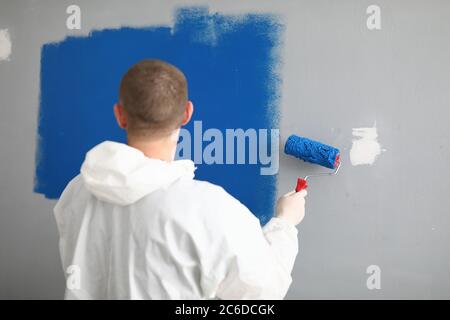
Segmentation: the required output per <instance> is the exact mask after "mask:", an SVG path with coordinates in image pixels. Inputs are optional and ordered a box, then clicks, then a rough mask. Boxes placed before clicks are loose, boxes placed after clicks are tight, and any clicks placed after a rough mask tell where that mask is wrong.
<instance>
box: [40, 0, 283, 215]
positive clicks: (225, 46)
mask: <svg viewBox="0 0 450 320" xmlns="http://www.w3.org/2000/svg"><path fill="white" fill-rule="evenodd" d="M175 14H176V16H175V18H176V19H175V21H176V22H175V25H174V27H173V29H172V28H170V27H154V28H120V29H115V30H109V29H108V30H101V31H94V32H92V33H91V34H90V36H88V37H68V38H66V39H65V40H64V41H61V42H58V43H50V44H45V45H44V46H43V47H42V56H41V96H40V99H41V100H40V111H39V119H38V121H39V123H38V149H37V156H36V172H35V188H34V190H35V192H37V193H42V194H44V195H45V196H46V197H47V198H52V199H53V198H58V197H59V196H60V194H61V193H62V191H63V190H64V188H65V186H66V185H67V183H68V182H69V181H70V180H71V179H72V178H73V177H75V176H76V175H77V174H78V173H79V169H80V166H81V164H82V162H83V159H84V156H85V153H86V152H87V151H88V150H89V149H90V148H92V147H93V146H95V145H96V144H98V143H100V142H102V141H104V140H114V141H120V142H124V141H125V135H124V132H123V131H122V130H120V129H119V128H118V127H117V125H116V122H115V119H114V116H113V113H112V107H113V105H114V103H115V102H116V100H117V95H118V87H119V83H120V80H121V78H122V76H123V74H124V73H125V72H126V71H127V69H128V68H129V67H130V66H131V65H133V64H134V63H136V62H138V61H139V60H142V59H148V58H158V59H162V60H165V61H168V62H170V63H172V64H174V65H176V66H178V67H179V68H180V69H181V70H183V72H184V73H185V74H186V77H187V79H188V82H189V96H190V99H191V100H192V101H193V102H194V104H195V114H194V117H193V121H194V120H201V121H202V122H203V126H204V127H205V129H204V130H206V129H207V128H218V129H220V130H221V131H222V132H223V133H225V129H226V128H232V129H233V128H243V129H247V128H255V129H259V128H267V129H270V128H277V127H278V122H277V114H278V111H277V110H278V108H277V105H276V98H277V94H278V92H277V78H276V76H275V72H276V70H275V67H276V65H277V55H274V52H275V51H274V49H276V48H277V46H279V39H280V35H281V32H282V27H281V24H280V23H279V22H278V19H277V18H276V17H274V16H271V15H246V16H245V17H244V18H243V19H242V18H241V19H239V20H235V18H236V17H232V16H225V15H221V14H209V12H208V10H207V9H206V8H189V9H180V10H177V11H176V13H175ZM230 24H231V25H232V29H231V30H230V29H229V25H230ZM212 31H215V32H212ZM193 121H192V122H191V123H190V124H189V125H188V126H187V128H188V129H189V130H190V131H191V134H192V129H193V125H192V124H193ZM192 155H193V153H192ZM196 178H197V179H200V180H208V181H210V182H213V183H216V184H219V185H221V186H223V187H224V188H225V189H226V190H227V191H228V192H230V193H231V194H232V195H233V196H235V197H236V198H238V199H239V200H240V201H241V202H243V203H244V204H245V205H247V206H248V207H249V208H250V209H251V210H252V212H253V213H254V214H255V215H256V216H257V217H258V218H260V220H261V223H262V224H264V223H266V222H267V221H268V219H269V218H270V217H271V216H272V213H273V208H274V200H275V198H274V197H275V183H276V180H275V179H276V177H275V176H261V175H260V166H259V165H205V164H200V165H198V169H197V171H196Z"/></svg>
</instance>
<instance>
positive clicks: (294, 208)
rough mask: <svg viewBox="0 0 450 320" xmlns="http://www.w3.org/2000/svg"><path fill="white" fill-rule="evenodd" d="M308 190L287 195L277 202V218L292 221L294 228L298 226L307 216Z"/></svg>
mask: <svg viewBox="0 0 450 320" xmlns="http://www.w3.org/2000/svg"><path fill="white" fill-rule="evenodd" d="M307 194H308V193H307V192H306V190H302V191H300V192H295V191H291V192H289V193H286V194H285V195H284V196H282V197H281V198H280V199H278V202H277V214H276V216H277V218H283V219H286V220H288V221H290V222H291V223H292V224H293V225H294V226H296V225H298V224H299V223H300V222H301V221H302V220H303V217H304V216H305V197H306V195H307Z"/></svg>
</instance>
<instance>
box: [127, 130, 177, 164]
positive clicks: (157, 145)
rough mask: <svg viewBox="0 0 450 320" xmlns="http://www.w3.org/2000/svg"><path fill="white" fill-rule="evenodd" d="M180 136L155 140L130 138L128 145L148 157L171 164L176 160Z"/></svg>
mask: <svg viewBox="0 0 450 320" xmlns="http://www.w3.org/2000/svg"><path fill="white" fill-rule="evenodd" d="M177 140H178V135H176V137H175V134H174V135H172V136H169V137H163V138H160V139H154V140H145V139H142V138H139V139H136V138H133V137H128V141H127V144H128V145H129V146H130V147H133V148H136V149H138V150H140V151H142V152H143V153H144V155H145V156H146V157H149V158H153V159H159V160H163V161H167V162H171V161H173V160H174V158H175V151H176V147H177Z"/></svg>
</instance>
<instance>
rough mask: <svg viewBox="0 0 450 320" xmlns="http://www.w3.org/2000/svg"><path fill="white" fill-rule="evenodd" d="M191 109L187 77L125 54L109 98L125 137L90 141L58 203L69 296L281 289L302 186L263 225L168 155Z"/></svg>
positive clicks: (211, 294)
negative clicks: (116, 89) (126, 64)
mask: <svg viewBox="0 0 450 320" xmlns="http://www.w3.org/2000/svg"><path fill="white" fill-rule="evenodd" d="M192 112H193V105H192V102H190V101H189V100H188V92H187V82H186V79H185V77H184V75H183V73H182V72H181V71H180V70H178V69H177V68H176V67H174V66H172V65H170V64H167V63H165V62H162V61H158V60H146V61H142V62H139V63H137V64H136V65H134V66H133V67H132V68H131V69H130V70H129V71H128V72H127V73H126V74H125V76H124V77H123V79H122V82H121V84H120V99H119V102H118V104H116V105H115V106H114V114H115V117H116V119H117V123H118V125H119V126H120V127H121V128H123V129H125V130H126V133H127V144H122V143H117V142H111V141H106V142H103V143H101V144H99V145H97V146H96V147H94V148H93V149H92V150H90V151H89V152H88V153H87V155H86V159H85V161H84V163H83V165H82V167H81V170H80V171H81V173H80V175H78V176H77V177H75V178H74V179H73V180H72V181H71V182H70V183H69V184H68V186H67V187H66V189H65V190H64V192H63V194H62V196H61V198H60V200H59V202H58V203H57V205H56V207H55V217H56V220H57V224H58V229H59V233H60V252H61V258H62V263H63V268H64V271H65V272H68V273H72V274H71V275H70V278H69V279H68V283H69V285H68V286H67V288H66V299H210V298H220V299H282V298H283V297H284V296H285V295H286V292H287V290H288V288H289V285H290V283H291V275H290V274H291V271H292V268H293V265H294V260H295V257H296V255H297V251H298V242H297V229H296V228H295V225H297V224H298V223H300V221H301V220H302V219H303V216H304V210H305V209H304V206H305V200H304V197H305V196H306V191H302V192H299V193H295V192H290V193H288V194H287V195H285V196H283V197H281V199H280V200H279V201H278V203H277V212H276V217H274V218H272V219H271V220H270V221H269V222H268V223H267V225H265V226H264V228H261V226H260V224H259V221H258V219H257V218H256V217H255V216H254V215H253V214H252V213H251V212H250V211H249V210H248V209H247V208H246V207H245V206H244V205H243V204H242V203H240V202H239V201H238V200H236V199H235V198H233V197H232V196H231V195H229V194H228V193H227V192H226V191H225V190H224V189H222V188H221V187H219V186H216V185H213V184H211V183H208V182H204V181H198V180H194V170H195V167H194V164H193V162H192V161H190V160H178V161H175V160H174V156H175V150H176V146H177V141H178V135H179V131H180V127H181V126H183V125H185V124H187V123H188V122H189V120H190V119H191V116H192Z"/></svg>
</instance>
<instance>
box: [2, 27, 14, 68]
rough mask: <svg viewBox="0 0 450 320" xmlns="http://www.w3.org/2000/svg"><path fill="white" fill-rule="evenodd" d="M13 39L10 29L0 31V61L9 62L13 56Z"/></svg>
mask: <svg viewBox="0 0 450 320" xmlns="http://www.w3.org/2000/svg"><path fill="white" fill-rule="evenodd" d="M11 47H12V45H11V38H10V37H9V32H8V29H0V61H2V60H9V56H10V55H11Z"/></svg>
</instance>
